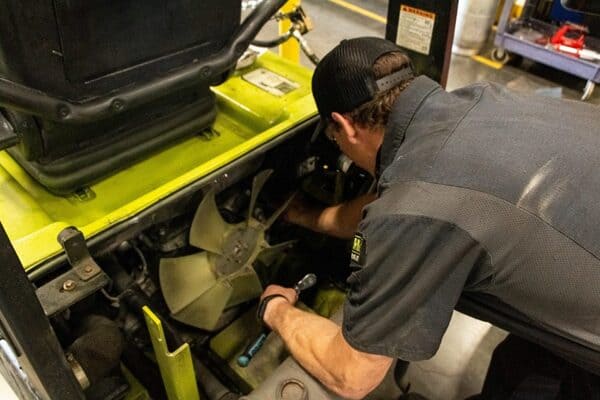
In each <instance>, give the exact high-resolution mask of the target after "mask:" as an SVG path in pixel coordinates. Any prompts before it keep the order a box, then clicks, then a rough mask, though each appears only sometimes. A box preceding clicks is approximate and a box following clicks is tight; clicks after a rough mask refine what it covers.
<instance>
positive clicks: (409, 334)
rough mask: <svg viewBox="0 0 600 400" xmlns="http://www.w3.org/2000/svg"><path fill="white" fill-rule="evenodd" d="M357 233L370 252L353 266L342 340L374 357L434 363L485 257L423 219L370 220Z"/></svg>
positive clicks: (455, 233) (449, 227)
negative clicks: (469, 282)
mask: <svg viewBox="0 0 600 400" xmlns="http://www.w3.org/2000/svg"><path fill="white" fill-rule="evenodd" d="M359 233H360V234H361V235H362V238H363V245H364V246H366V247H365V249H364V256H363V257H362V258H361V260H359V261H358V260H357V258H354V260H353V261H351V267H352V268H355V272H353V273H352V274H351V275H350V277H349V278H348V284H349V286H350V293H349V295H348V298H347V300H346V303H345V306H344V322H343V334H344V337H345V338H346V340H347V341H348V343H349V344H350V345H351V346H352V347H354V348H355V349H357V350H360V351H363V352H367V353H371V354H381V355H386V356H389V357H393V358H400V359H403V360H406V361H418V360H423V359H428V358H431V357H432V356H433V355H434V354H435V353H436V352H437V349H438V347H439V344H440V342H441V339H442V336H443V334H444V332H445V331H446V328H447V327H448V323H449V322H450V317H451V316H452V311H453V309H454V306H455V305H456V303H457V301H458V298H459V296H460V294H461V292H462V290H463V288H464V287H465V284H466V282H467V280H468V277H469V274H470V272H471V270H472V269H473V267H474V266H475V265H477V264H478V263H479V262H481V260H483V259H485V258H486V257H487V255H486V254H487V253H486V252H485V250H484V249H482V247H481V246H480V245H479V244H478V243H477V242H476V241H475V240H474V239H473V238H471V236H469V235H468V234H467V233H466V232H465V231H463V230H462V229H460V228H458V227H457V226H455V225H453V224H451V223H448V222H445V221H439V220H434V219H431V218H427V217H422V216H411V215H382V216H378V217H375V218H367V219H366V220H363V222H361V225H360V227H359ZM356 261H358V262H361V263H362V264H363V265H359V264H358V262H356Z"/></svg>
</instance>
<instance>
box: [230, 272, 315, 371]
mask: <svg viewBox="0 0 600 400" xmlns="http://www.w3.org/2000/svg"><path fill="white" fill-rule="evenodd" d="M316 283H317V276H316V275H315V274H306V275H305V276H304V278H302V279H300V280H299V281H298V283H296V284H295V285H294V290H295V291H296V294H297V295H298V296H300V293H302V291H303V290H306V289H309V288H311V287H313V286H314V285H315V284H316ZM269 332H270V330H269V329H268V328H264V329H263V331H262V332H261V334H260V335H259V336H258V337H257V338H256V339H255V340H253V341H252V342H251V343H250V344H249V345H248V347H246V349H245V350H244V352H243V353H242V355H241V356H239V357H238V359H237V363H238V365H239V366H240V367H242V368H246V367H247V366H248V364H250V361H251V360H252V358H253V357H254V356H255V355H256V353H258V351H259V350H260V349H261V348H262V346H263V344H265V341H266V340H267V336H268V335H269Z"/></svg>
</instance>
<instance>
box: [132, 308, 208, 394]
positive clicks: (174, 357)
mask: <svg viewBox="0 0 600 400" xmlns="http://www.w3.org/2000/svg"><path fill="white" fill-rule="evenodd" d="M143 310H144V317H145V319H146V325H147V327H148V331H149V332H150V339H152V348H153V349H154V355H155V357H156V362H157V363H158V369H159V370H160V375H161V376H162V379H163V383H164V384H165V390H166V391H167V397H168V399H169V400H200V394H199V393H198V386H197V384H196V374H195V373H194V365H193V364H192V352H191V350H190V346H189V345H188V344H187V343H186V344H184V345H183V346H181V347H180V348H178V349H177V350H175V351H174V352H173V353H171V352H169V350H168V349H167V340H166V338H165V334H164V332H163V328H162V323H161V322H160V319H158V317H157V316H156V314H154V313H153V312H152V311H151V310H150V309H149V308H148V307H147V306H144V308H143Z"/></svg>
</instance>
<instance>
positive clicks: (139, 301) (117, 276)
mask: <svg viewBox="0 0 600 400" xmlns="http://www.w3.org/2000/svg"><path fill="white" fill-rule="evenodd" d="M107 261H108V262H107V263H106V264H104V263H103V267H104V269H105V271H106V272H107V273H108V275H109V276H110V277H111V278H113V284H114V288H115V290H116V291H117V292H119V293H122V294H121V295H120V298H121V300H122V301H124V302H125V304H127V306H128V308H130V309H131V310H132V311H134V312H136V313H137V314H138V315H139V316H140V318H143V310H142V309H143V308H144V306H148V307H149V308H153V307H152V302H151V300H150V299H149V298H148V296H146V295H145V294H144V293H143V292H142V291H141V290H139V288H138V287H137V285H136V283H135V282H134V281H133V279H131V277H130V276H129V275H128V274H127V273H126V272H125V270H124V269H123V268H122V267H121V266H120V265H119V263H118V262H117V260H116V259H114V258H111V259H110V260H107ZM153 311H154V310H153ZM154 313H155V315H156V316H157V317H158V318H159V319H160V321H161V324H162V327H163V330H164V333H165V337H166V339H167V344H168V345H170V346H171V347H174V348H178V347H181V346H182V345H183V344H185V343H186V342H185V341H184V340H183V339H182V338H181V335H180V334H179V332H177V330H176V329H175V328H173V326H172V325H171V324H170V323H169V321H168V320H167V319H166V318H164V317H163V316H161V315H160V313H157V312H156V311H154ZM192 362H193V363H194V372H195V373H196V379H197V381H198V383H199V384H200V387H201V390H203V391H205V392H206V397H207V398H208V399H210V400H225V399H227V400H233V399H237V398H239V397H240V396H239V395H238V394H236V393H232V392H231V391H230V390H229V389H228V388H227V387H226V386H225V385H223V384H222V383H221V381H219V379H217V377H216V376H215V375H214V374H213V373H212V372H211V371H210V370H209V369H208V368H207V367H206V366H205V365H204V364H203V363H202V362H200V360H198V359H197V358H196V357H193V356H192Z"/></svg>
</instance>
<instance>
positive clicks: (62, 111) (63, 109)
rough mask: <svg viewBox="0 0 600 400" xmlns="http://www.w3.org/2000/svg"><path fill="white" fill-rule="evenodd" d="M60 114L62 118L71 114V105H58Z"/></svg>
mask: <svg viewBox="0 0 600 400" xmlns="http://www.w3.org/2000/svg"><path fill="white" fill-rule="evenodd" d="M58 116H59V117H60V118H61V119H64V118H67V117H68V116H69V107H67V106H65V105H61V106H59V107H58Z"/></svg>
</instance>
